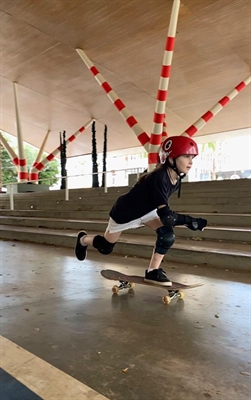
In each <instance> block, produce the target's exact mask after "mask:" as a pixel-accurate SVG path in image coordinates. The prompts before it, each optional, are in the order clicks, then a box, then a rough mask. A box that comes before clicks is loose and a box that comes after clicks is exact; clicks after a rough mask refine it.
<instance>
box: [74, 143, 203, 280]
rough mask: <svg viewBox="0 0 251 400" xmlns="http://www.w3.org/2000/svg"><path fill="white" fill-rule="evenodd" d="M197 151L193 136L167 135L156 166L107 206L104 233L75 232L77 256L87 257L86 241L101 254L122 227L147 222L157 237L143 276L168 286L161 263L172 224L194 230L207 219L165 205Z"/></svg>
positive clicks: (170, 242) (110, 246) (171, 237)
mask: <svg viewBox="0 0 251 400" xmlns="http://www.w3.org/2000/svg"><path fill="white" fill-rule="evenodd" d="M197 155H198V147H197V144H196V142H195V141H194V140H193V139H191V138H188V137H186V136H172V137H170V138H168V139H166V140H165V141H164V142H163V143H162V145H161V148H160V152H159V159H160V164H159V166H158V167H157V168H156V169H155V170H154V171H152V172H150V173H147V174H145V175H143V176H142V177H141V178H140V179H139V180H138V182H137V183H136V184H135V185H134V187H133V188H132V189H131V190H130V191H129V192H127V193H126V194H124V195H122V196H120V197H119V198H118V199H117V201H116V202H115V204H114V205H113V207H112V209H111V210H110V213H109V216H110V219H109V222H108V225H107V228H106V231H105V233H104V235H102V236H101V235H96V236H90V235H88V234H87V233H86V232H85V231H80V232H79V233H78V236H77V241H76V247H75V254H76V257H77V259H78V260H80V261H83V260H84V259H85V258H86V254H87V246H88V245H89V246H90V245H91V246H93V247H94V248H95V249H97V250H98V251H99V252H100V253H101V254H104V255H107V254H110V253H111V252H112V251H113V248H114V246H115V244H116V242H117V240H118V238H119V236H120V235H121V233H122V232H123V231H125V230H127V229H132V228H133V229H134V228H139V227H141V226H148V227H149V228H151V229H153V230H154V231H155V232H156V234H157V239H156V243H155V246H154V249H153V254H152V258H151V260H150V264H149V267H148V270H146V272H145V278H144V280H145V281H146V282H150V283H158V284H161V285H163V286H171V285H172V282H170V280H169V279H168V277H167V276H166V273H165V272H164V271H163V269H162V268H160V265H161V261H162V259H163V257H164V256H165V254H166V253H167V251H168V250H169V249H170V247H171V246H172V245H173V243H174V239H175V235H174V233H173V227H174V226H177V225H185V226H186V227H187V228H189V229H192V230H194V231H195V230H200V231H202V230H203V229H204V228H205V227H206V225H207V220H205V219H203V218H193V217H191V216H189V215H183V214H178V213H176V212H174V211H172V210H171V209H170V207H169V205H168V199H169V198H170V197H171V196H172V194H173V193H174V192H175V191H176V190H178V191H179V192H180V187H181V179H182V178H184V177H185V176H186V174H188V172H189V170H190V169H191V167H192V164H193V158H194V157H196V156H197Z"/></svg>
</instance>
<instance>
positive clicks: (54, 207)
mask: <svg viewBox="0 0 251 400" xmlns="http://www.w3.org/2000/svg"><path fill="white" fill-rule="evenodd" d="M111 205H112V204H109V203H104V204H100V205H99V204H96V203H95V201H93V203H92V204H83V202H78V203H76V202H74V203H73V202H70V201H64V202H58V203H50V204H46V203H43V202H42V201H41V202H40V203H38V204H34V203H33V202H29V203H26V204H23V205H22V207H19V209H22V210H46V211H47V210H48V211H55V212H58V211H66V212H67V211H73V212H76V211H88V212H100V211H102V212H107V213H108V212H109V211H110V208H111ZM171 208H172V209H173V210H175V211H177V212H180V213H188V214H192V213H193V212H194V210H196V212H197V213H225V214H235V213H236V211H238V213H239V214H250V213H251V205H250V204H242V205H236V204H224V203H222V204H213V203H212V204H207V205H205V204H190V205H189V204H177V205H176V206H175V207H174V206H173V205H172V204H171ZM4 209H6V210H9V209H10V206H9V205H8V206H6V208H4V207H2V210H4ZM15 209H16V210H18V207H17V206H16V205H15Z"/></svg>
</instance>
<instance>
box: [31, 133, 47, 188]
mask: <svg viewBox="0 0 251 400" xmlns="http://www.w3.org/2000/svg"><path fill="white" fill-rule="evenodd" d="M49 134H50V130H49V129H48V131H47V133H46V135H45V138H44V140H43V143H42V145H41V147H40V150H39V152H38V155H37V158H36V160H35V161H34V163H33V165H32V167H36V166H37V165H38V163H40V161H41V158H42V155H43V152H44V148H45V145H46V142H47V140H48V137H49ZM37 175H38V174H37ZM33 183H38V180H37V182H34V181H33Z"/></svg>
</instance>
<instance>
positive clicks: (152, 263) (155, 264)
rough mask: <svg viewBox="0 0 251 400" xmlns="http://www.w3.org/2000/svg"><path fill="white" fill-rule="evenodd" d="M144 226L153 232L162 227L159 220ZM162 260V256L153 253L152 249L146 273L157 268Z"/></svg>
mask: <svg viewBox="0 0 251 400" xmlns="http://www.w3.org/2000/svg"><path fill="white" fill-rule="evenodd" d="M145 225H146V226H148V228H151V229H153V230H154V231H156V229H158V228H160V227H161V226H163V224H162V222H161V221H160V219H159V218H156V219H153V220H151V221H149V222H146V223H145ZM163 258H164V254H159V253H155V252H154V249H153V254H152V258H151V260H150V264H149V267H148V271H151V270H152V269H157V268H159V267H160V264H161V262H162V260H163Z"/></svg>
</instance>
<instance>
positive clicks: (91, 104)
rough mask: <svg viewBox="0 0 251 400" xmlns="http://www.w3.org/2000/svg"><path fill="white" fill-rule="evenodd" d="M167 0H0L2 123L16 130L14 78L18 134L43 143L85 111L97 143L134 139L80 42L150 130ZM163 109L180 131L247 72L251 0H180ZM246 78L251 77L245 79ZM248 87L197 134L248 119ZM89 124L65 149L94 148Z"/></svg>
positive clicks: (51, 143) (54, 142)
mask: <svg viewBox="0 0 251 400" xmlns="http://www.w3.org/2000/svg"><path fill="white" fill-rule="evenodd" d="M171 7H172V1H171V0H154V1H147V2H143V3H142V1H141V0H133V1H132V0H131V1H127V2H125V1H122V0H85V1H82V0H57V1H53V0H36V1H34V0H22V1H20V0H12V1H9V0H0V10H1V11H0V76H1V80H0V85H1V105H0V107H1V108H0V113H1V114H0V116H1V118H0V129H3V130H6V131H8V132H10V133H12V134H14V135H16V127H15V112H14V99H13V87H12V82H13V81H17V82H18V84H19V86H18V90H19V99H20V110H21V116H22V128H23V136H24V139H25V140H26V141H28V142H30V143H32V144H33V145H35V146H38V147H39V146H40V144H41V142H42V140H43V137H44V135H45V133H46V131H47V129H51V134H50V137H49V140H48V142H47V146H46V150H47V151H48V152H51V151H53V150H54V149H55V148H56V147H58V145H59V140H58V137H59V134H58V132H59V131H63V130H66V131H67V136H70V135H71V134H72V133H74V132H76V131H77V130H78V129H79V128H80V127H81V126H82V125H84V124H85V123H86V122H87V121H88V120H89V119H90V118H91V117H95V118H96V119H97V121H98V122H97V134H98V142H99V143H100V146H101V147H102V141H103V124H107V125H108V128H109V144H108V150H115V149H118V148H128V147H135V146H138V145H139V142H138V140H137V138H136V137H135V135H134V133H133V132H132V131H131V130H130V129H129V128H128V126H127V124H126V123H125V122H124V121H123V119H122V118H121V116H120V115H119V113H118V112H117V110H116V109H115V107H114V106H113V105H112V104H111V102H110V101H109V99H108V98H107V96H106V95H105V93H104V92H103V90H102V89H101V88H100V87H99V85H98V84H97V82H96V81H95V80H94V78H93V76H92V75H91V73H90V72H89V71H88V69H87V68H86V66H85V65H84V63H83V62H82V60H81V59H80V57H79V56H78V54H77V53H76V51H75V48H76V47H80V48H83V49H84V50H85V51H86V53H87V55H88V57H89V58H90V59H91V60H92V61H93V62H94V63H95V65H96V66H97V68H98V69H99V70H100V72H101V73H102V74H103V75H104V77H105V78H106V79H107V81H108V82H109V83H110V84H111V86H112V87H113V88H114V90H115V91H116V93H117V94H118V95H119V97H121V99H122V100H123V102H124V103H125V104H126V105H127V107H128V108H129V109H130V110H131V111H132V112H133V114H134V116H135V117H136V118H137V119H138V121H139V123H140V124H141V126H142V127H143V128H144V129H145V130H146V131H147V133H148V134H149V135H150V133H151V129H152V117H153V111H154V107H155V98H156V93H157V87H158V82H159V73H160V68H161V64H162V60H163V50H164V46H165V41H166V35H167V31H168V25H169V20H170V13H171ZM177 31H178V32H177V39H176V44H175V51H174V59H173V65H172V72H171V79H170V85H169V93H168V101H167V107H166V115H167V124H168V132H169V134H170V135H174V134H179V133H181V132H183V131H184V130H185V129H186V128H187V127H188V126H190V125H191V124H192V123H193V122H195V121H196V120H197V119H198V118H199V117H200V116H201V115H202V114H203V113H204V112H206V111H207V110H208V109H210V108H211V107H212V106H213V105H214V104H215V103H216V102H217V101H218V100H220V99H221V98H222V97H223V96H224V95H226V94H227V93H228V92H229V91H231V90H232V89H233V88H234V86H236V85H237V84H238V83H239V82H240V81H241V80H243V79H245V78H246V77H247V76H248V75H249V74H250V63H251V2H250V0H231V1H229V0H220V1H219V0H203V1H201V0H182V1H181V8H180V14H179V21H178V28H177ZM250 86H251V85H250ZM250 113H251V91H250V87H248V88H246V89H245V90H244V91H243V92H241V93H240V94H239V95H238V96H237V97H236V98H235V99H234V100H233V101H232V102H231V103H230V104H229V105H228V106H227V107H226V108H224V109H223V110H222V111H221V112H220V113H219V114H218V115H217V116H216V117H214V118H213V120H212V121H211V122H209V123H208V124H207V125H205V127H204V128H203V129H202V130H201V131H200V132H199V135H206V134H210V133H214V132H220V131H227V130H232V129H241V128H246V127H249V126H250V125H251V122H250V121H251V116H250ZM90 138H91V132H90V129H88V131H87V132H85V133H84V135H82V136H80V137H79V138H78V139H77V140H76V141H75V142H73V143H72V144H71V146H69V147H68V155H74V154H82V153H89V152H90V151H91V139H90Z"/></svg>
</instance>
